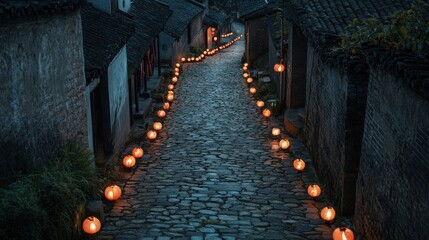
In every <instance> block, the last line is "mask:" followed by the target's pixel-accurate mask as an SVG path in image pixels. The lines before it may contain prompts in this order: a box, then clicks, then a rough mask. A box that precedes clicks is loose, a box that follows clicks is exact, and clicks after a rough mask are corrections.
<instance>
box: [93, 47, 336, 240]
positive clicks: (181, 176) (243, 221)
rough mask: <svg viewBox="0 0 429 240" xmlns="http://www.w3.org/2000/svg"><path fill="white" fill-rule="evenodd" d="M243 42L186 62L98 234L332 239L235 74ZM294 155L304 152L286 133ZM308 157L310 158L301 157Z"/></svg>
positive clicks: (309, 176) (310, 176)
mask: <svg viewBox="0 0 429 240" xmlns="http://www.w3.org/2000/svg"><path fill="white" fill-rule="evenodd" d="M243 52H244V41H243V40H241V41H239V42H237V43H236V44H235V45H233V46H232V47H230V48H228V49H226V50H224V51H222V52H220V53H219V54H217V55H216V56H213V57H209V58H208V59H206V60H205V61H204V62H202V63H198V64H193V65H187V66H186V67H185V68H184V69H183V72H182V74H181V77H180V80H179V81H180V82H179V83H178V85H177V90H176V100H175V101H174V104H173V106H172V110H170V111H169V112H168V113H167V117H166V119H165V121H164V129H163V130H161V131H160V137H159V138H158V139H156V140H155V141H153V142H151V143H150V146H149V147H148V148H147V149H145V156H144V157H143V160H142V161H140V162H139V166H138V168H137V169H136V171H135V172H134V174H133V175H132V176H131V177H130V178H129V180H128V181H127V182H126V184H125V187H124V189H123V196H122V197H121V199H119V200H118V201H117V202H116V203H115V204H114V206H113V208H112V209H111V211H109V212H108V213H106V221H105V223H104V226H103V230H102V233H101V236H102V237H101V238H102V239H330V237H331V232H332V229H331V228H330V227H328V226H327V225H325V224H324V223H323V222H322V221H321V220H320V218H319V216H318V209H320V208H321V207H322V206H324V205H325V204H324V203H323V200H322V201H321V202H318V201H317V202H316V201H314V200H312V199H311V198H310V197H308V196H307V194H306V189H305V187H304V185H303V182H302V180H301V179H303V180H304V181H305V182H310V181H314V180H315V176H314V172H313V170H312V166H311V164H310V163H308V164H307V165H308V167H309V169H308V170H307V171H306V172H305V173H304V175H303V176H302V177H300V175H299V174H298V173H297V172H296V171H295V170H294V169H293V167H292V161H293V159H294V158H293V157H292V156H291V155H292V154H290V153H287V152H285V151H282V150H279V149H278V148H277V147H276V146H277V145H276V143H277V142H278V139H277V140H276V139H273V138H272V137H271V136H270V130H271V127H272V126H281V124H280V123H281V121H280V119H275V118H273V119H270V120H268V121H265V120H264V119H262V117H261V114H260V110H259V109H257V108H256V106H255V102H254V100H253V99H252V97H251V96H250V95H249V93H248V87H247V85H246V83H245V82H244V80H243V79H242V77H241V73H242V72H241V62H240V61H241V56H242V54H243ZM292 146H293V150H292V151H293V153H294V154H299V155H300V156H301V157H302V158H304V159H309V157H308V153H306V150H305V149H304V148H303V146H302V145H301V144H300V143H299V142H298V141H297V140H292ZM307 162H308V161H307Z"/></svg>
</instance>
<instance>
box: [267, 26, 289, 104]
mask: <svg viewBox="0 0 429 240" xmlns="http://www.w3.org/2000/svg"><path fill="white" fill-rule="evenodd" d="M277 45H278V40H277V41H276V39H273V36H271V34H269V37H268V66H269V68H268V71H269V73H270V78H271V81H273V86H274V89H275V91H276V94H277V96H278V97H279V98H280V96H284V92H283V94H282V95H281V94H280V89H281V88H280V73H278V72H275V71H274V68H273V67H274V65H275V64H277V63H279V62H280V58H279V57H278V56H279V53H280V49H278V48H277ZM283 74H285V73H284V72H283ZM283 82H284V81H283ZM284 87H285V86H284V85H283V86H282V89H284Z"/></svg>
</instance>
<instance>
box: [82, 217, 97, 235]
mask: <svg viewBox="0 0 429 240" xmlns="http://www.w3.org/2000/svg"><path fill="white" fill-rule="evenodd" d="M82 229H83V231H84V232H85V233H87V234H90V235H93V234H96V233H97V232H98V231H100V229H101V222H100V220H98V218H96V217H94V216H90V217H87V218H85V220H83V223H82Z"/></svg>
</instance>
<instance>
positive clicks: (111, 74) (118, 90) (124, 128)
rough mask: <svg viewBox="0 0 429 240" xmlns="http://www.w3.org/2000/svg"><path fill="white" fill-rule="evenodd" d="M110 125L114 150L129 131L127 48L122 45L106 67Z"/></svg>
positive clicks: (120, 144) (121, 143)
mask: <svg viewBox="0 0 429 240" xmlns="http://www.w3.org/2000/svg"><path fill="white" fill-rule="evenodd" d="M107 72H108V86H109V106H110V125H111V126H110V127H111V133H112V141H113V142H112V144H113V150H114V151H115V152H116V151H118V150H119V148H121V147H122V145H123V144H124V143H125V141H126V140H127V137H128V134H129V133H130V110H129V99H128V98H129V96H128V94H129V93H128V80H127V76H128V72H127V48H126V47H123V48H122V49H121V51H120V52H119V53H118V54H117V55H116V56H115V58H114V59H113V61H112V62H111V63H110V65H109V67H108V70H107Z"/></svg>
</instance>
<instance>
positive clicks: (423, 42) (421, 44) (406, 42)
mask: <svg viewBox="0 0 429 240" xmlns="http://www.w3.org/2000/svg"><path fill="white" fill-rule="evenodd" d="M428 12H429V3H426V2H424V1H423V0H417V1H415V2H414V3H412V4H411V5H410V7H409V8H407V9H403V10H398V11H395V12H393V13H392V14H391V15H390V16H389V20H388V21H387V22H386V23H382V22H380V21H379V20H378V19H376V18H374V17H372V18H368V19H365V20H363V21H360V20H358V19H354V20H353V21H352V23H351V24H350V25H349V26H348V30H349V32H350V34H343V35H342V36H341V43H340V44H339V46H338V47H336V48H334V49H333V50H334V52H346V53H351V54H352V55H355V54H356V53H358V52H359V51H361V50H362V48H363V46H366V45H373V46H380V47H382V48H384V49H387V50H389V51H392V52H393V51H411V52H412V53H414V54H416V55H418V56H420V57H428V49H429V47H428V46H429V21H428V19H429V18H428V14H427V13H428Z"/></svg>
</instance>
